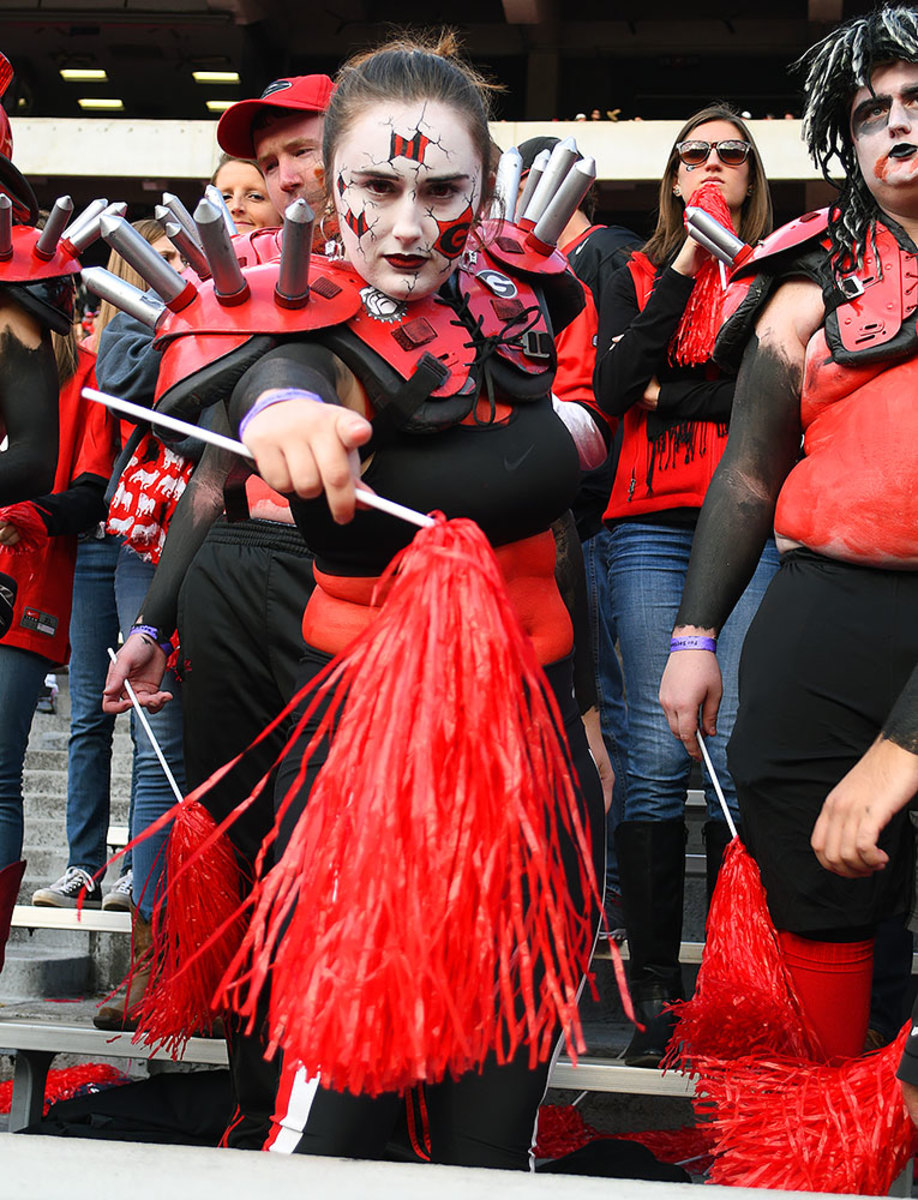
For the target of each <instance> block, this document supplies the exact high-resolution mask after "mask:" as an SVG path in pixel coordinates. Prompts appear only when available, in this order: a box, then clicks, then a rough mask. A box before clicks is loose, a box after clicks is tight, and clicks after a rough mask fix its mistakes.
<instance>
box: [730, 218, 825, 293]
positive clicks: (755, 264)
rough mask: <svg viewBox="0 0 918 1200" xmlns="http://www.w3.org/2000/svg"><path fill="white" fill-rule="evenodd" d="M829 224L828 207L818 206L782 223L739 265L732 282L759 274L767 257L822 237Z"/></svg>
mask: <svg viewBox="0 0 918 1200" xmlns="http://www.w3.org/2000/svg"><path fill="white" fill-rule="evenodd" d="M828 226H829V210H828V208H817V209H816V210H815V211H814V212H808V213H804V214H803V216H802V217H797V218H796V219H795V220H793V221H789V222H788V223H787V225H782V226H781V228H780V229H776V230H775V231H774V233H770V234H769V235H768V237H767V238H765V240H764V241H762V242H760V243H759V244H758V246H756V247H755V249H754V250H753V251H752V253H751V254H750V256H749V257H748V258H747V259H746V261H745V262H744V263H743V264H742V266H740V267H737V269H736V270H735V271H734V272H733V275H732V276H731V283H732V281H733V280H734V279H742V278H743V277H744V276H746V275H757V274H758V273H759V271H760V270H761V268H762V263H763V262H764V261H765V260H766V259H769V258H772V257H774V255H776V254H783V253H784V252H785V251H786V250H795V249H797V248H798V247H800V246H804V245H806V243H807V242H811V241H813V240H814V239H815V238H817V237H819V238H821V237H822V235H823V234H824V233H825V231H826V229H827V228H828Z"/></svg>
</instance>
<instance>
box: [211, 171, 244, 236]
mask: <svg viewBox="0 0 918 1200" xmlns="http://www.w3.org/2000/svg"><path fill="white" fill-rule="evenodd" d="M204 199H205V200H209V201H210V202H211V204H212V205H213V206H214V208H219V210H220V211H221V212H222V213H223V220H224V221H225V222H226V232H227V233H228V234H229V235H230V237H231V238H234V237H238V236H239V230H238V229H237V228H236V222H235V221H234V220H233V214H232V213H231V212H230V210H229V208H228V207H227V203H226V201H225V200H224V199H223V193H222V192H221V191H220V189H219V188H218V187H216V186H215V185H214V184H212V183H209V184H208V185H207V187H206V188H205V189H204Z"/></svg>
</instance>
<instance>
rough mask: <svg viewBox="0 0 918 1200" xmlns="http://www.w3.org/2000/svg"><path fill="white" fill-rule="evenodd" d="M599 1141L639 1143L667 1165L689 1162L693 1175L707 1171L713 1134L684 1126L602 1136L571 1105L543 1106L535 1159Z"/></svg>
mask: <svg viewBox="0 0 918 1200" xmlns="http://www.w3.org/2000/svg"><path fill="white" fill-rule="evenodd" d="M601 1138H615V1139H616V1140H621V1141H627V1142H639V1143H640V1144H641V1145H642V1146H646V1147H647V1149H648V1150H649V1151H650V1153H651V1154H653V1155H654V1157H655V1158H658V1159H659V1160H660V1162H667V1163H678V1164H683V1163H691V1164H692V1168H693V1170H694V1172H695V1174H699V1175H700V1174H701V1173H702V1172H703V1171H705V1170H707V1167H708V1166H709V1165H710V1160H711V1147H712V1145H713V1141H714V1138H713V1131H712V1130H711V1129H710V1127H709V1126H703V1125H699V1126H692V1125H686V1126H683V1127H682V1128H681V1129H645V1130H642V1131H640V1132H638V1133H601V1132H600V1131H599V1130H598V1129H596V1128H594V1127H593V1126H592V1125H590V1124H589V1122H588V1121H585V1120H584V1118H583V1116H582V1114H581V1113H580V1111H579V1109H576V1108H574V1106H573V1105H572V1104H543V1105H542V1107H541V1108H540V1109H539V1123H538V1131H537V1138H536V1145H535V1150H534V1153H535V1156H536V1158H560V1157H561V1156H562V1155H563V1154H573V1152H574V1151H575V1150H579V1149H580V1147H581V1146H586V1145H587V1144H588V1143H589V1142H594V1141H596V1140H597V1139H601Z"/></svg>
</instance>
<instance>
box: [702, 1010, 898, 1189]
mask: <svg viewBox="0 0 918 1200" xmlns="http://www.w3.org/2000/svg"><path fill="white" fill-rule="evenodd" d="M910 1029H911V1024H910V1023H909V1024H907V1025H906V1026H905V1028H904V1029H903V1030H902V1032H901V1033H900V1034H899V1037H898V1038H897V1040H896V1041H895V1042H893V1043H892V1045H890V1046H887V1047H885V1049H883V1050H878V1051H876V1052H875V1053H873V1054H865V1055H862V1056H861V1057H860V1058H854V1059H848V1060H847V1061H846V1062H843V1063H842V1064H841V1065H838V1066H831V1065H825V1064H806V1063H801V1062H799V1061H794V1060H789V1059H775V1060H772V1061H767V1060H766V1061H760V1060H757V1059H754V1058H745V1059H742V1060H740V1061H736V1062H732V1063H725V1062H722V1061H717V1060H710V1059H702V1060H697V1061H696V1063H695V1066H696V1069H698V1070H699V1072H700V1075H701V1078H700V1080H699V1082H698V1084H697V1094H696V1099H695V1109H696V1111H697V1112H698V1113H699V1115H701V1116H706V1117H708V1118H709V1119H710V1120H711V1122H712V1124H713V1128H714V1132H715V1135H716V1145H715V1160H714V1165H713V1167H712V1168H711V1173H710V1176H709V1181H710V1182H711V1183H720V1184H727V1185H730V1186H734V1187H768V1188H782V1189H784V1190H787V1191H805V1192H838V1193H848V1194H856V1195H870V1196H883V1195H886V1194H887V1193H888V1192H889V1189H890V1186H891V1185H892V1183H893V1180H895V1179H896V1178H897V1177H898V1176H899V1175H900V1174H901V1173H902V1171H903V1170H904V1169H905V1166H906V1164H907V1163H908V1160H909V1158H910V1157H911V1156H912V1154H914V1152H915V1148H916V1136H915V1128H914V1126H913V1125H912V1123H911V1121H910V1120H909V1117H908V1113H907V1112H906V1109H905V1102H904V1101H903V1099H902V1091H901V1088H900V1086H899V1082H898V1080H897V1079H896V1069H897V1067H898V1064H899V1059H900V1058H901V1056H902V1048H903V1046H904V1044H905V1039H906V1038H907V1037H908V1035H909V1032H910Z"/></svg>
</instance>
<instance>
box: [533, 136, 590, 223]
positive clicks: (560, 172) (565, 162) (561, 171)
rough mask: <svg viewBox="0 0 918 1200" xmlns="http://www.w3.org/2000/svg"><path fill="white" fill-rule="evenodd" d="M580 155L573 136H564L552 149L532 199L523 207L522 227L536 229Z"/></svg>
mask: <svg viewBox="0 0 918 1200" xmlns="http://www.w3.org/2000/svg"><path fill="white" fill-rule="evenodd" d="M579 157H580V155H579V153H578V151H577V143H576V142H575V141H574V139H573V138H564V140H563V141H560V142H558V144H557V146H555V148H554V149H553V150H552V152H551V157H550V158H549V160H548V165H547V166H546V168H545V170H544V171H543V172H542V178H541V179H540V180H539V182H538V184H537V185H536V188H535V191H534V192H533V193H532V199H531V200H530V201H529V203H528V204H527V205H526V208H525V209H521V210H520V211H521V212H522V216H521V217H520V219H519V221H518V224H519V226H520V228H521V229H526V230H529V229H534V228H535V226H536V225H537V224H538V221H539V218H540V217H541V216H542V214H543V213H544V212H545V210H546V208H548V206H549V204H550V203H551V200H552V197H553V196H554V194H555V192H557V190H558V188H559V187H560V186H561V184H562V183H563V182H564V180H565V178H566V176H567V174H568V172H569V171H570V169H571V167H572V166H573V165H574V163H575V162H576V161H577V159H578V158H579Z"/></svg>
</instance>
